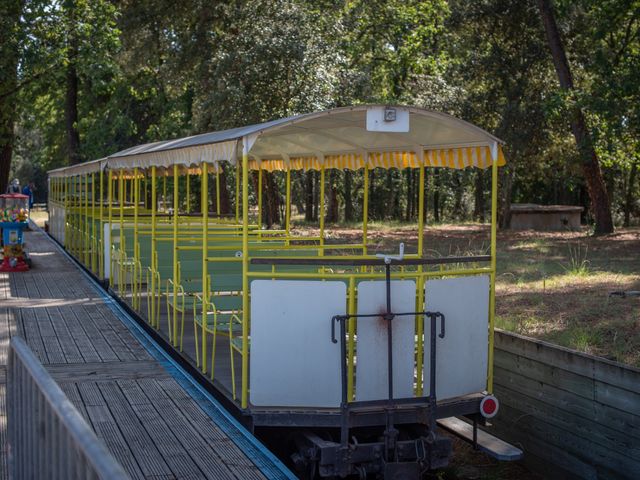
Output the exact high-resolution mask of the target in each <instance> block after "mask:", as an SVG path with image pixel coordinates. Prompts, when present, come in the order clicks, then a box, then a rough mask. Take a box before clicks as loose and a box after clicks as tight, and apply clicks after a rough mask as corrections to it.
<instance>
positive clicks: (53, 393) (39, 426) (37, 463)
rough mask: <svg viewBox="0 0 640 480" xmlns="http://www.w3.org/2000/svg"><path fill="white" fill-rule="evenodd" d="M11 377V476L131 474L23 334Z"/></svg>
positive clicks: (13, 348) (13, 347)
mask: <svg viewBox="0 0 640 480" xmlns="http://www.w3.org/2000/svg"><path fill="white" fill-rule="evenodd" d="M7 375H8V378H7V382H8V385H7V386H8V388H7V413H8V422H7V423H8V430H9V432H8V433H9V448H10V457H9V469H10V475H11V478H14V479H17V480H20V479H23V478H25V479H26V478H49V479H65V480H66V479H69V480H74V479H78V480H80V479H109V480H119V479H128V478H130V477H129V476H128V475H127V474H126V472H125V471H124V469H123V468H122V466H121V465H120V464H119V463H118V461H117V460H116V459H115V458H113V456H112V455H111V453H109V451H108V450H107V448H106V447H105V445H104V444H103V443H102V441H101V440H100V439H98V437H97V436H96V434H95V433H94V432H93V430H92V429H91V427H89V425H88V424H87V422H86V421H85V420H84V418H83V417H82V415H80V413H79V412H78V410H76V408H75V407H74V406H73V404H72V403H71V402H70V401H69V399H68V398H67V397H66V395H65V394H64V392H63V391H62V390H61V389H60V387H59V386H58V384H57V383H56V382H55V380H54V379H53V378H52V377H51V375H49V372H47V371H46V369H45V368H44V367H43V366H42V364H41V363H40V362H39V361H38V359H37V358H36V356H35V355H34V354H33V352H32V351H31V349H29V347H28V346H27V344H26V343H25V342H24V340H22V339H21V338H18V337H14V338H12V339H11V344H10V347H9V365H8V372H7Z"/></svg>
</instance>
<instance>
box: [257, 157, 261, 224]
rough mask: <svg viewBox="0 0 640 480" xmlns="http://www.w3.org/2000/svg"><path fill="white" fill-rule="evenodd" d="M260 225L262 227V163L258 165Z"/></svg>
mask: <svg viewBox="0 0 640 480" xmlns="http://www.w3.org/2000/svg"><path fill="white" fill-rule="evenodd" d="M258 227H259V229H261V228H262V165H258Z"/></svg>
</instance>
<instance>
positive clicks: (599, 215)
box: [537, 0, 613, 235]
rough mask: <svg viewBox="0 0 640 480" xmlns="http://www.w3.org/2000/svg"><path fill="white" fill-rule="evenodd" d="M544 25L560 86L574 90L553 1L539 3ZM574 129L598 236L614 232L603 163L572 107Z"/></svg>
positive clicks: (572, 128) (581, 117) (571, 119)
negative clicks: (601, 168) (603, 174)
mask: <svg viewBox="0 0 640 480" xmlns="http://www.w3.org/2000/svg"><path fill="white" fill-rule="evenodd" d="M537 1H538V8H539V10H540V16H541V17H542V23H543V24H544V29H545V32H546V34H547V40H548V42H549V48H550V49H551V56H552V58H553V63H554V65H555V68H556V72H557V74H558V79H559V81H560V87H561V88H562V89H563V90H566V91H571V90H573V79H572V77H571V70H570V68H569V62H568V61H567V56H566V54H565V51H564V46H563V45H562V40H561V39H560V33H559V31H558V26H557V25H556V20H555V17H554V14H553V9H552V5H551V0H537ZM570 121H571V130H572V131H573V136H574V137H575V140H576V144H577V146H578V151H579V152H580V157H581V159H582V162H581V163H582V172H583V175H584V178H585V181H586V183H587V190H588V192H589V198H590V199H591V208H592V210H593V215H594V217H595V223H596V225H595V232H594V233H595V234H596V235H599V234H606V233H611V232H613V219H612V217H611V207H610V206H609V199H608V195H607V189H606V186H605V184H604V181H603V179H602V172H601V170H600V162H599V161H598V155H597V154H596V151H595V149H594V148H593V142H592V139H591V135H590V134H589V130H588V128H587V125H586V121H585V118H584V115H583V113H582V110H581V109H580V108H579V107H577V106H573V107H571V112H570Z"/></svg>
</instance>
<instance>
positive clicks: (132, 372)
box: [47, 362, 169, 383]
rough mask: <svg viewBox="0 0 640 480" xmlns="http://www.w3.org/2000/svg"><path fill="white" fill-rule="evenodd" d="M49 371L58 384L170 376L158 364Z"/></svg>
mask: <svg viewBox="0 0 640 480" xmlns="http://www.w3.org/2000/svg"><path fill="white" fill-rule="evenodd" d="M47 370H48V371H49V373H50V374H51V376H52V377H53V378H54V379H55V380H56V381H57V382H75V383H80V382H87V381H88V382H105V381H115V380H120V379H140V378H162V377H168V376H169V374H168V373H167V372H166V371H165V370H164V369H163V368H162V367H161V366H160V365H159V364H158V363H157V362H95V363H82V364H69V365H49V366H47Z"/></svg>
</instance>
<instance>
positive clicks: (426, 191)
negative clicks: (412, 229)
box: [422, 168, 430, 223]
mask: <svg viewBox="0 0 640 480" xmlns="http://www.w3.org/2000/svg"><path fill="white" fill-rule="evenodd" d="M429 176H430V173H429V169H427V168H425V169H424V208H423V209H422V215H423V217H422V218H423V220H424V222H425V223H427V217H428V211H429Z"/></svg>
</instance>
